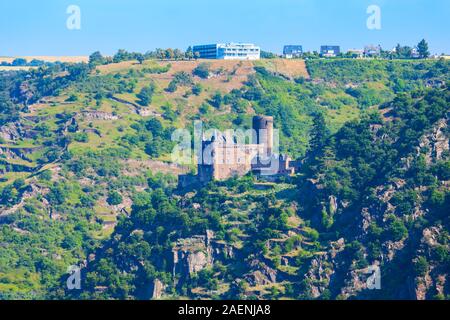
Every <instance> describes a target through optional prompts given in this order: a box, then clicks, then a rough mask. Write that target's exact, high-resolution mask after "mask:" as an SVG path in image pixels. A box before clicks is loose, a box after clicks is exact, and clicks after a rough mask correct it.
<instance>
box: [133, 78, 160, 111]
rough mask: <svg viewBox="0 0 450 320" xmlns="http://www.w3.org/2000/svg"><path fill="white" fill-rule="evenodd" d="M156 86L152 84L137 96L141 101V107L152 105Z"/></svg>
mask: <svg viewBox="0 0 450 320" xmlns="http://www.w3.org/2000/svg"><path fill="white" fill-rule="evenodd" d="M155 88H156V87H155V84H154V83H151V84H150V85H149V86H147V87H144V88H142V89H141V92H140V93H139V94H137V95H136V96H137V97H138V99H139V104H140V105H141V106H144V107H146V106H148V105H149V104H150V103H152V99H153V94H154V93H155Z"/></svg>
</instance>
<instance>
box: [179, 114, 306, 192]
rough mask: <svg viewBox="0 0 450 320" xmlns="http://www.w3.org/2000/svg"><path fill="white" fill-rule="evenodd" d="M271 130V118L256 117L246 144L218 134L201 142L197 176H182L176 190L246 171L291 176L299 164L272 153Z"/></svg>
mask: <svg viewBox="0 0 450 320" xmlns="http://www.w3.org/2000/svg"><path fill="white" fill-rule="evenodd" d="M273 128H274V121H273V117H266V116H256V117H254V118H253V132H254V133H255V135H254V136H253V139H252V141H251V143H249V144H239V143H237V142H236V140H235V139H234V138H233V137H227V136H225V135H221V134H219V135H215V136H213V137H212V138H211V139H203V141H202V150H201V151H202V156H203V159H202V161H199V164H198V166H197V171H198V172H197V175H193V174H188V175H181V176H180V177H179V187H180V188H187V187H190V186H203V185H206V184H208V183H209V182H211V181H223V180H227V179H230V178H233V177H235V176H239V177H240V176H244V175H246V174H247V173H249V172H253V173H255V174H256V175H258V176H265V177H268V178H270V177H271V178H273V177H280V176H291V175H294V174H295V173H296V171H297V170H298V168H299V167H300V163H299V162H297V161H292V159H291V158H290V157H289V156H287V155H277V154H275V153H274V152H273V147H274V129H273ZM205 155H207V156H205Z"/></svg>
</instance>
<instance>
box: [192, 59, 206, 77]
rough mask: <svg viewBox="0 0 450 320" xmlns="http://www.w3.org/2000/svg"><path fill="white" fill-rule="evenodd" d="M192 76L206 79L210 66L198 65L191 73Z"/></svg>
mask: <svg viewBox="0 0 450 320" xmlns="http://www.w3.org/2000/svg"><path fill="white" fill-rule="evenodd" d="M192 74H193V75H194V76H197V77H200V78H202V79H208V78H209V74H210V65H209V64H208V63H205V62H203V63H200V64H199V65H198V66H197V68H195V69H194V71H192Z"/></svg>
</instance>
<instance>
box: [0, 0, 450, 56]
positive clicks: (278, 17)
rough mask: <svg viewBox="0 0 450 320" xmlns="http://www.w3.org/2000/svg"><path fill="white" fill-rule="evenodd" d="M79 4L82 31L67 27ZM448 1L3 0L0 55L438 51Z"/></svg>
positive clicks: (445, 38)
mask: <svg viewBox="0 0 450 320" xmlns="http://www.w3.org/2000/svg"><path fill="white" fill-rule="evenodd" d="M70 5H76V6H78V7H79V8H80V12H81V17H80V22H81V29H79V30H70V29H68V28H67V20H68V18H69V16H70V14H67V8H68V7H69V6H70ZM370 5H377V6H379V8H380V9H381V29H379V30H371V29H369V28H368V27H367V20H368V18H369V14H368V13H367V8H368V7H369V6H370ZM449 18H450V1H449V0H226V1H223V0H220V1H219V0H39V1H32V0H1V1H0V56H27V55H53V56H60V55H88V54H90V53H92V52H94V51H97V50H99V51H101V52H102V53H103V54H105V55H111V54H113V53H114V52H116V51H117V50H118V49H126V50H128V51H139V52H146V51H149V50H154V49H155V48H168V47H172V48H180V49H186V48H187V47H188V46H190V45H194V44H206V43H217V42H219V43H223V42H251V43H255V44H257V45H259V46H261V48H262V49H263V50H266V51H271V52H276V53H280V52H282V48H283V46H284V45H285V44H301V45H303V47H304V49H305V50H307V51H314V50H319V47H320V45H324V44H329V45H340V46H341V47H342V48H343V49H344V50H347V49H350V48H363V47H364V45H368V44H374V45H377V44H381V45H382V47H383V48H385V49H391V48H393V47H394V46H395V45H396V44H397V43H401V44H404V45H409V46H414V45H416V44H417V43H418V42H419V41H420V40H421V39H423V38H425V39H426V40H427V41H428V42H429V45H430V51H431V52H432V53H438V54H440V53H444V52H445V53H450V40H449V39H450V36H449V35H450V32H449V31H450V19H449Z"/></svg>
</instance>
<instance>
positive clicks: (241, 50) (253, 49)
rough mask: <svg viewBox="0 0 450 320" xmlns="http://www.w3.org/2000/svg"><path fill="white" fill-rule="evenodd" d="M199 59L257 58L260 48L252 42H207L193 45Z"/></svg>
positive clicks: (259, 56) (259, 55)
mask: <svg viewBox="0 0 450 320" xmlns="http://www.w3.org/2000/svg"><path fill="white" fill-rule="evenodd" d="M193 51H194V54H195V53H197V55H198V57H199V58H201V59H220V60H259V59H260V58H261V48H260V47H258V46H256V45H254V44H252V43H226V44H221V43H218V44H209V45H199V46H194V47H193Z"/></svg>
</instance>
